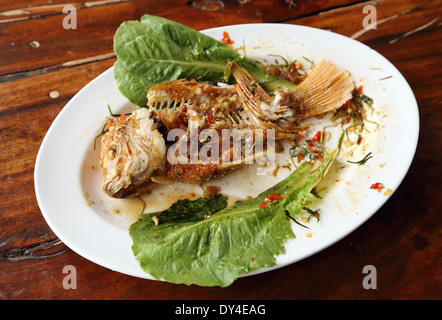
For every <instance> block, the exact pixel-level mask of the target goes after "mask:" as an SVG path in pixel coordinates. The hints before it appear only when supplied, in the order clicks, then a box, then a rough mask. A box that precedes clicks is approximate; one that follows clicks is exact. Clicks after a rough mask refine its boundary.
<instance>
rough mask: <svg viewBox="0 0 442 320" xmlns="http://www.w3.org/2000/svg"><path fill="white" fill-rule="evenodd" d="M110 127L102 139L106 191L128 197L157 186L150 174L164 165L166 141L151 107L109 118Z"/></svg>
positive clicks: (116, 196)
mask: <svg viewBox="0 0 442 320" xmlns="http://www.w3.org/2000/svg"><path fill="white" fill-rule="evenodd" d="M108 129H109V131H108V132H107V133H106V134H104V135H103V137H102V139H101V154H100V166H101V167H102V169H103V190H104V191H105V192H106V193H107V194H108V195H109V196H111V197H113V198H128V197H133V196H137V195H139V194H140V193H142V192H144V191H146V190H148V189H149V188H151V187H152V186H154V185H155V183H154V182H153V181H151V180H150V177H151V176H152V174H153V173H154V172H155V173H157V172H158V171H161V170H162V168H164V167H165V161H166V143H165V140H164V138H163V135H162V134H161V133H160V132H159V131H158V129H157V125H156V122H155V119H154V118H153V117H152V114H151V113H150V112H149V110H148V109H146V108H140V109H138V110H136V111H134V112H133V113H132V114H130V115H129V116H125V115H122V116H121V117H116V118H110V119H108Z"/></svg>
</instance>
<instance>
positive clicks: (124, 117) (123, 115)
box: [120, 113, 126, 122]
mask: <svg viewBox="0 0 442 320" xmlns="http://www.w3.org/2000/svg"><path fill="white" fill-rule="evenodd" d="M124 120H126V114H124V113H123V114H122V115H121V116H120V121H121V122H123V121H124Z"/></svg>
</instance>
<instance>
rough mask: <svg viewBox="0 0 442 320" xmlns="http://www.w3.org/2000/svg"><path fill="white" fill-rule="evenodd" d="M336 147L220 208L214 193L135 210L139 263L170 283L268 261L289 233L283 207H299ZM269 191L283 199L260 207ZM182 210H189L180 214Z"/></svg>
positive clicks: (293, 212)
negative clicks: (164, 206)
mask: <svg viewBox="0 0 442 320" xmlns="http://www.w3.org/2000/svg"><path fill="white" fill-rule="evenodd" d="M336 153H337V151H334V152H332V153H330V154H327V155H326V157H324V159H323V162H322V163H320V165H319V166H318V167H317V168H315V167H314V164H313V163H308V162H306V163H304V164H302V165H300V166H299V167H298V169H297V170H296V171H294V172H293V173H292V174H291V175H290V176H288V177H287V178H286V179H284V180H283V181H281V182H280V183H278V184H277V185H275V186H274V187H272V188H270V189H268V190H266V191H265V192H263V193H262V194H260V195H259V196H258V197H256V198H253V199H250V200H245V201H241V202H237V203H235V204H234V205H231V206H228V207H225V208H223V207H224V205H225V203H226V202H224V201H225V199H224V198H222V196H218V197H215V198H214V199H203V198H202V199H198V200H196V201H197V202H191V201H189V202H188V204H187V206H186V205H185V204H184V203H183V202H180V203H178V204H176V205H173V206H172V207H171V208H170V209H169V210H166V211H165V212H161V213H155V214H144V215H141V217H140V218H139V220H138V221H137V222H135V223H134V224H132V225H131V226H130V229H129V231H130V236H131V237H132V239H133V245H132V250H133V253H134V255H135V257H136V259H137V260H139V262H140V266H141V268H142V269H143V270H144V271H145V272H147V273H149V274H150V275H151V276H153V277H154V278H156V279H164V280H166V281H169V282H173V283H184V284H188V285H190V284H197V285H200V286H221V287H225V286H228V285H230V284H231V283H232V282H233V281H235V280H236V279H237V278H238V276H240V275H241V274H243V273H248V272H251V271H253V270H257V269H260V268H264V267H271V266H274V265H275V263H276V256H277V255H279V254H282V253H284V252H285V249H284V243H285V241H286V240H288V239H290V238H294V237H295V234H294V233H293V230H292V228H291V225H290V221H289V220H288V219H287V213H289V214H290V216H291V217H296V216H298V215H299V214H300V213H301V210H302V206H303V205H304V202H305V201H306V199H310V198H311V197H310V191H311V190H312V189H313V188H314V187H315V186H316V185H317V184H318V183H319V181H320V180H321V179H322V177H323V176H324V175H325V174H326V173H327V171H328V169H329V167H330V165H331V163H332V162H333V160H334V158H335V156H336ZM273 193H276V194H278V195H280V196H281V197H283V199H282V200H279V201H276V202H274V203H272V204H270V205H267V206H266V207H263V208H260V204H261V203H262V202H263V201H264V200H265V197H266V196H268V195H270V194H273ZM183 205H184V207H188V208H190V209H185V208H183ZM183 210H186V211H188V212H190V213H189V214H188V215H185V214H180V213H181V212H183ZM208 211H210V212H211V214H210V215H207V213H208ZM174 212H175V213H178V214H174ZM162 215H165V218H162V217H161V216H162ZM167 215H170V217H173V218H172V219H168V218H167ZM153 216H155V217H156V218H157V221H159V223H158V224H156V223H155V222H154V221H153V220H152V217H153ZM177 217H178V218H177ZM161 219H163V220H161Z"/></svg>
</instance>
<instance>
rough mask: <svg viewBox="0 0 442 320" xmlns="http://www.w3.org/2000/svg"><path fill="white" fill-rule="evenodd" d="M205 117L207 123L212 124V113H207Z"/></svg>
mask: <svg viewBox="0 0 442 320" xmlns="http://www.w3.org/2000/svg"><path fill="white" fill-rule="evenodd" d="M206 119H207V122H208V123H209V124H212V123H213V118H212V115H210V114H208V115H207V117H206Z"/></svg>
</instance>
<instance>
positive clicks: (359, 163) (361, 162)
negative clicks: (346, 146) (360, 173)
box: [347, 152, 373, 166]
mask: <svg viewBox="0 0 442 320" xmlns="http://www.w3.org/2000/svg"><path fill="white" fill-rule="evenodd" d="M371 158H373V157H372V156H371V152H369V153H368V154H367V155H366V156H365V157H364V158H363V159H362V160H359V161H356V162H354V161H349V160H347V162H349V163H354V164H358V165H360V166H362V165H363V164H365V163H366V162H367V161H368V160H370V159H371Z"/></svg>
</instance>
